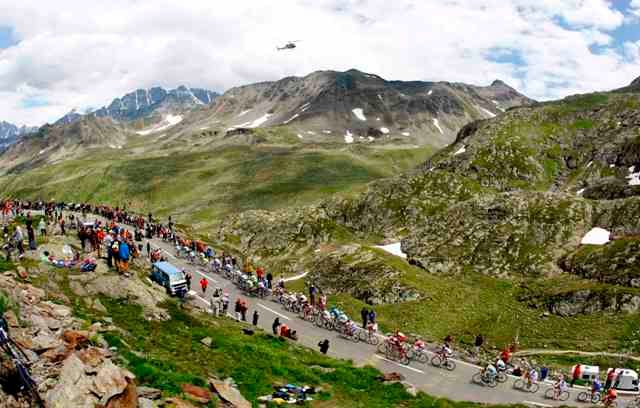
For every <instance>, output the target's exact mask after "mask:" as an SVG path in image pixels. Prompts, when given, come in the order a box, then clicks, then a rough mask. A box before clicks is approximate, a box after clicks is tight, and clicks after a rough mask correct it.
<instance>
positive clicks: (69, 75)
mask: <svg viewBox="0 0 640 408" xmlns="http://www.w3.org/2000/svg"><path fill="white" fill-rule="evenodd" d="M221 6H222V7H221ZM291 39H300V40H302V41H301V42H300V44H299V47H298V48H297V49H296V50H295V51H293V52H286V53H284V52H276V51H275V48H276V46H279V45H282V43H284V42H286V41H287V40H291ZM350 68H358V69H360V70H363V71H366V72H370V73H374V74H377V75H380V76H382V77H384V78H387V79H398V80H430V81H440V80H442V81H458V82H466V83H472V84H478V85H486V84H489V83H491V82H492V81H493V80H494V79H502V80H503V81H505V82H507V83H508V84H510V85H512V86H514V87H515V88H517V89H518V90H519V91H521V92H523V93H525V94H527V95H528V96H530V97H533V98H536V99H539V100H548V99H555V98H561V97H564V96H567V95H571V94H575V93H583V92H589V91H594V90H608V89H613V88H617V87H621V86H624V85H626V84H627V83H629V82H630V81H631V80H633V79H634V78H636V77H638V76H640V0H613V1H610V0H535V1H532V0H447V1H446V2H444V1H441V0H420V1H416V0H395V1H393V2H389V1H388V0H314V1H309V0H278V1H276V2H274V1H273V0H252V1H250V2H249V1H235V0H216V2H211V1H210V0H154V1H153V2H145V1H134V0H111V1H109V2H86V1H84V0H61V1H57V2H44V1H42V0H21V1H20V2H11V3H9V2H3V1H1V0H0V120H7V121H10V122H14V123H17V124H30V125H39V124H42V123H44V122H46V121H54V120H56V119H57V118H58V117H60V116H62V115H64V114H65V113H67V112H68V111H70V110H71V109H74V108H75V109H78V110H80V111H83V110H84V109H86V108H87V107H100V106H103V105H105V104H108V103H109V102H110V101H111V100H112V99H113V98H114V97H117V96H120V95H122V94H124V93H127V92H129V91H131V90H134V89H136V88H146V87H151V86H156V85H159V86H164V87H176V86H178V85H180V84H186V85H190V86H194V87H204V88H208V89H212V90H216V91H224V90H226V89H229V88H230V87H233V86H238V85H243V84H247V83H252V82H258V81H265V80H276V79H279V78H282V77H284V76H288V75H306V74H308V73H310V72H312V71H315V70H319V69H334V70H347V69H350Z"/></svg>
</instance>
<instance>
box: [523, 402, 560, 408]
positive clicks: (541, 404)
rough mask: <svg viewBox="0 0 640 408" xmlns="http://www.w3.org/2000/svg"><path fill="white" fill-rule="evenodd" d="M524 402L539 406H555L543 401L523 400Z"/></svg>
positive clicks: (548, 407)
mask: <svg viewBox="0 0 640 408" xmlns="http://www.w3.org/2000/svg"><path fill="white" fill-rule="evenodd" d="M522 403H524V404H530V405H535V406H538V407H547V408H550V407H553V405H549V404H543V403H541V402H535V401H522Z"/></svg>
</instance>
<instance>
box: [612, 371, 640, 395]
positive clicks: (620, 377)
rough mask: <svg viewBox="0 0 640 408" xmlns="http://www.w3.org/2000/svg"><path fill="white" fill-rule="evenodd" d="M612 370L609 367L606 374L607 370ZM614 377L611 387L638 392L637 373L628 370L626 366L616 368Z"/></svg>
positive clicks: (639, 389)
mask: <svg viewBox="0 0 640 408" xmlns="http://www.w3.org/2000/svg"><path fill="white" fill-rule="evenodd" d="M611 370H614V369H613V368H610V369H608V370H607V374H608V373H609V371H611ZM615 370H616V379H615V380H614V382H613V388H615V389H616V390H619V391H631V392H638V391H640V388H639V387H638V373H637V372H635V371H633V370H629V369H627V368H616V369H615Z"/></svg>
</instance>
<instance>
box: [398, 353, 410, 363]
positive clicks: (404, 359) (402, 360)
mask: <svg viewBox="0 0 640 408" xmlns="http://www.w3.org/2000/svg"><path fill="white" fill-rule="evenodd" d="M398 362H399V363H400V364H404V365H409V362H410V360H409V356H407V355H406V354H402V355H399V356H398Z"/></svg>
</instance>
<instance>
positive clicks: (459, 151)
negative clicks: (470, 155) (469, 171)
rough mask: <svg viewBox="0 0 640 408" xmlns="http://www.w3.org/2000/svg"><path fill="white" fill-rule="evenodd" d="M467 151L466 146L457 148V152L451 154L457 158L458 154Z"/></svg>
mask: <svg viewBox="0 0 640 408" xmlns="http://www.w3.org/2000/svg"><path fill="white" fill-rule="evenodd" d="M466 151H467V146H462V147H461V148H459V149H458V150H456V152H455V153H454V154H453V155H454V156H457V155H459V154H462V153H464V152H466Z"/></svg>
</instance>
